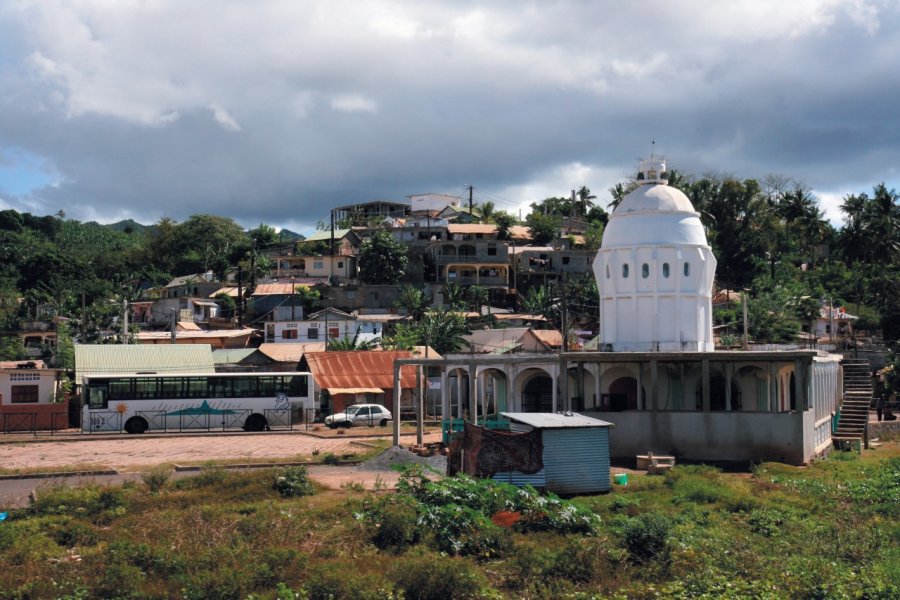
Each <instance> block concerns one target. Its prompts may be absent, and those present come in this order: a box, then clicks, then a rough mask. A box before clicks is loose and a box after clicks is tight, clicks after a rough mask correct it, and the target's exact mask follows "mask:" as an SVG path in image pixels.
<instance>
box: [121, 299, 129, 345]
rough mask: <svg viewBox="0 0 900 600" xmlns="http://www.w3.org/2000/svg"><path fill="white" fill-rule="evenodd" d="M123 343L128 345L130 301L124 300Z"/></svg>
mask: <svg viewBox="0 0 900 600" xmlns="http://www.w3.org/2000/svg"><path fill="white" fill-rule="evenodd" d="M122 343H123V344H127V343H128V300H122Z"/></svg>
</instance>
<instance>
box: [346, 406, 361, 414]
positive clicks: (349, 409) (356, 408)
mask: <svg viewBox="0 0 900 600" xmlns="http://www.w3.org/2000/svg"><path fill="white" fill-rule="evenodd" d="M361 408H362V406H357V405H353V406H348V407H347V408H346V409H345V410H344V414H346V415H355V414H356V413H358V412H359V409H361Z"/></svg>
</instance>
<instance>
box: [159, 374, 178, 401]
mask: <svg viewBox="0 0 900 600" xmlns="http://www.w3.org/2000/svg"><path fill="white" fill-rule="evenodd" d="M183 382H184V379H182V378H181V377H163V378H162V379H160V380H159V397H160V398H164V399H167V400H175V399H178V398H183V396H182V394H183V392H182V389H181V384H182V383H183Z"/></svg>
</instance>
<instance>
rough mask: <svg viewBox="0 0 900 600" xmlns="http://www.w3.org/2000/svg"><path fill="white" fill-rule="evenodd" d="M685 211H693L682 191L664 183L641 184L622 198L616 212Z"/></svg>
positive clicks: (614, 212)
mask: <svg viewBox="0 0 900 600" xmlns="http://www.w3.org/2000/svg"><path fill="white" fill-rule="evenodd" d="M645 210H652V211H654V212H687V213H695V214H696V211H695V210H694V206H693V205H692V204H691V201H690V200H688V197H687V196H685V195H684V192H682V191H681V190H679V189H678V188H673V187H669V186H668V185H665V184H656V185H646V184H645V185H641V186H638V188H637V189H636V190H634V191H632V192H631V193H630V194H628V195H627V196H625V197H624V198H623V199H622V202H621V203H619V206H618V207H616V210H615V211H613V215H615V214H616V213H629V212H640V211H645Z"/></svg>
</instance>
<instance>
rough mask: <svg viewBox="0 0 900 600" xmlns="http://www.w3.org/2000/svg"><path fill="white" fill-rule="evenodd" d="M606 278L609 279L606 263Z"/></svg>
mask: <svg viewBox="0 0 900 600" xmlns="http://www.w3.org/2000/svg"><path fill="white" fill-rule="evenodd" d="M606 278H607V279H609V265H606Z"/></svg>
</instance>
